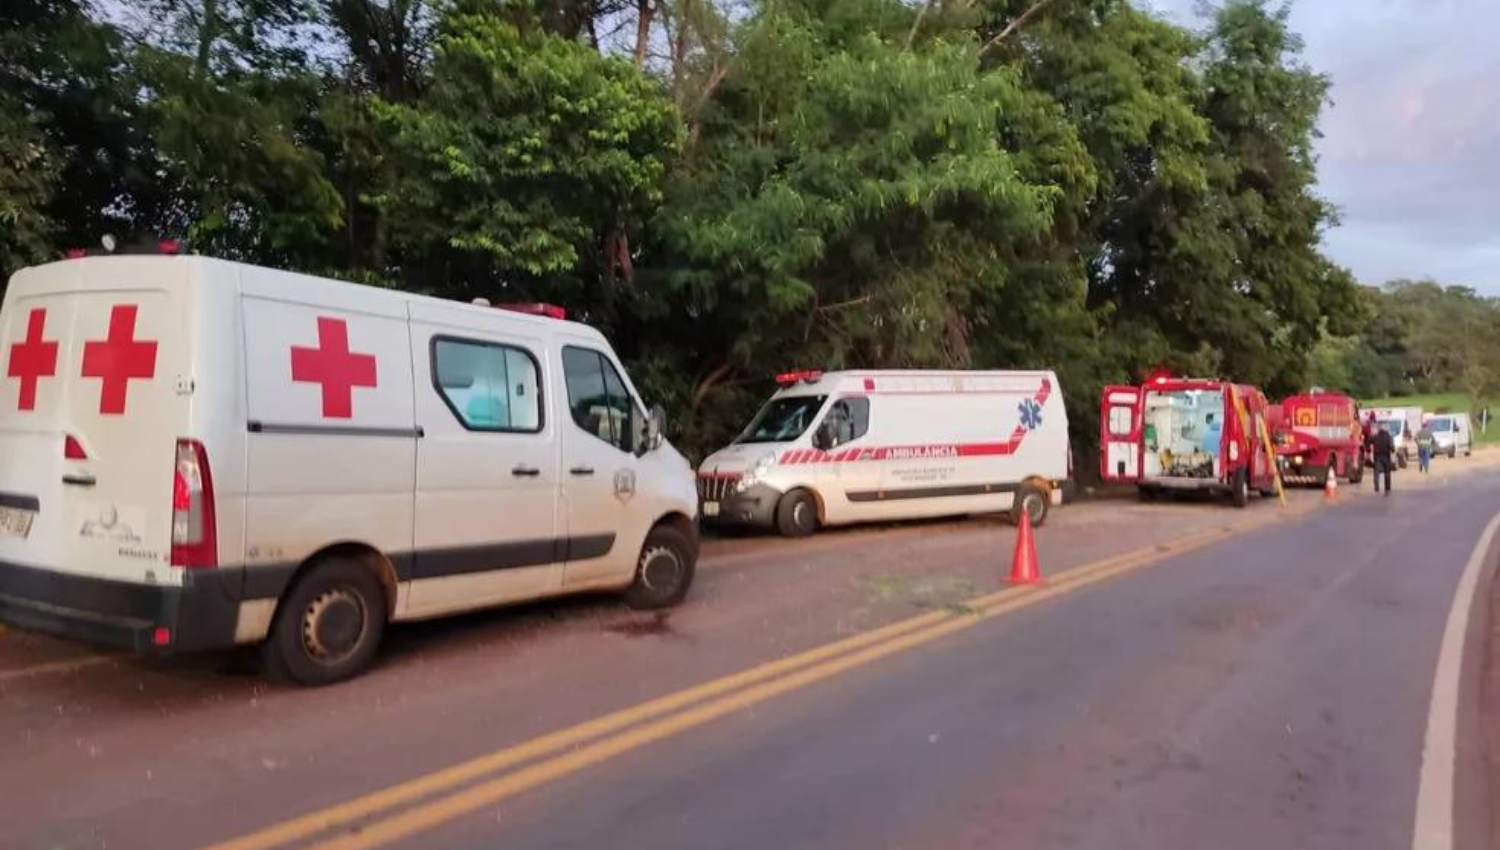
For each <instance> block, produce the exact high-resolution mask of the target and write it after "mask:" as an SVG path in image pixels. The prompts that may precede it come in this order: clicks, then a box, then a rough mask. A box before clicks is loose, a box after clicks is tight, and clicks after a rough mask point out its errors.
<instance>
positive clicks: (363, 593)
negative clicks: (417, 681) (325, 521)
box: [261, 558, 386, 686]
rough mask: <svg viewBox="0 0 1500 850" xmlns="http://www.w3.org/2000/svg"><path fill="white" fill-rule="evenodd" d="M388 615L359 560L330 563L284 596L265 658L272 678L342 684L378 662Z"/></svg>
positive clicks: (376, 583) (374, 583) (377, 584)
mask: <svg viewBox="0 0 1500 850" xmlns="http://www.w3.org/2000/svg"><path fill="white" fill-rule="evenodd" d="M385 617H386V608H385V592H384V591H383V590H381V587H380V582H379V581H377V580H376V578H375V576H374V575H373V574H372V573H371V572H370V571H369V570H368V569H366V568H365V567H364V566H363V565H362V564H360V563H358V562H357V561H354V560H350V559H347V558H333V559H329V560H327V561H323V562H322V563H320V564H317V565H315V566H314V567H313V568H312V569H311V570H310V571H308V572H307V573H306V574H304V575H303V576H302V577H301V578H300V579H298V580H297V583H296V584H294V585H293V586H292V589H291V590H290V591H289V592H288V593H287V595H286V596H284V597H282V600H281V604H280V606H278V608H277V611H276V619H275V620H274V621H273V622H272V624H271V633H270V635H268V636H267V637H266V641H265V643H263V644H262V645H261V658H262V659H263V660H264V661H265V665H266V668H267V670H268V671H269V672H270V673H271V674H272V675H273V676H275V677H276V678H279V679H285V680H288V681H292V682H296V683H297V684H299V685H314V686H316V685H329V684H333V683H334V682H339V681H343V680H344V679H348V678H350V677H352V676H355V675H358V674H359V673H361V672H363V671H364V669H365V668H366V667H368V666H369V664H370V662H371V661H372V660H374V658H375V653H376V652H377V651H378V650H379V649H380V639H381V638H382V637H383V636H384V635H385Z"/></svg>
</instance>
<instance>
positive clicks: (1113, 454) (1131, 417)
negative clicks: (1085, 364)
mask: <svg viewBox="0 0 1500 850" xmlns="http://www.w3.org/2000/svg"><path fill="white" fill-rule="evenodd" d="M1144 419H1145V417H1144V416H1143V407H1142V404H1141V388H1140V387H1126V386H1110V387H1105V388H1104V396H1103V399H1102V402H1101V404H1100V407H1099V476H1100V477H1101V478H1102V479H1103V480H1105V481H1122V482H1133V481H1139V480H1140V477H1141V440H1142V433H1143V424H1144Z"/></svg>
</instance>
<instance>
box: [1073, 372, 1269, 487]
mask: <svg viewBox="0 0 1500 850" xmlns="http://www.w3.org/2000/svg"><path fill="white" fill-rule="evenodd" d="M1269 407H1270V406H1269V405H1268V404H1267V402H1266V397H1265V395H1264V394H1262V393H1261V391H1260V390H1259V389H1256V388H1255V387H1252V386H1249V385H1246V384H1234V383H1230V382H1228V381H1215V380H1203V379H1199V378H1179V377H1173V376H1171V375H1169V374H1166V373H1163V372H1157V373H1153V374H1152V375H1151V376H1149V377H1148V378H1147V379H1146V382H1145V383H1144V384H1142V385H1140V386H1111V387H1105V388H1104V397H1103V399H1102V404H1101V407H1100V412H1099V420H1100V421H1099V427H1100V432H1101V434H1100V438H1099V440H1100V452H1099V458H1100V466H1101V469H1100V475H1101V477H1102V478H1103V479H1104V480H1105V481H1118V482H1131V483H1134V484H1135V485H1136V486H1137V488H1138V489H1139V490H1140V494H1141V498H1142V499H1146V500H1151V499H1155V498H1156V497H1158V496H1160V495H1162V494H1164V493H1169V492H1176V491H1187V490H1197V491H1210V492H1214V493H1222V494H1225V495H1227V496H1228V497H1229V500H1230V501H1231V502H1232V503H1233V504H1234V505H1235V506H1236V507H1244V506H1245V503H1246V502H1248V501H1249V499H1250V491H1252V490H1255V491H1258V492H1259V493H1260V494H1261V495H1263V496H1270V495H1274V494H1275V493H1276V469H1275V467H1274V466H1273V464H1272V460H1271V452H1269V451H1268V445H1267V443H1266V442H1265V440H1267V439H1269V433H1270V432H1269V431H1267V430H1266V428H1265V419H1266V413H1267V411H1268V409H1269Z"/></svg>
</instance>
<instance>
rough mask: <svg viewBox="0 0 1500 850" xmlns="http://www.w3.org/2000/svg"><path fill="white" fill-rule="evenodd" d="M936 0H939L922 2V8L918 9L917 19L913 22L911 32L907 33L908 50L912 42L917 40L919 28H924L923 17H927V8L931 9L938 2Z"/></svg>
mask: <svg viewBox="0 0 1500 850" xmlns="http://www.w3.org/2000/svg"><path fill="white" fill-rule="evenodd" d="M936 2H937V0H927V2H925V3H923V4H922V8H920V9H918V10H917V19H916V20H915V21H912V22H911V32H908V33H907V34H906V49H907V50H910V49H911V43H912V42H913V41H915V40H916V38H917V30H919V29H921V28H922V19H923V18H925V17H927V10H928V9H931V8H932V4H933V3H936Z"/></svg>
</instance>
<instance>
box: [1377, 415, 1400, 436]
mask: <svg viewBox="0 0 1500 850" xmlns="http://www.w3.org/2000/svg"><path fill="white" fill-rule="evenodd" d="M1380 424H1381V425H1384V426H1385V430H1387V431H1390V432H1391V436H1392V437H1399V436H1401V433H1402V432H1403V431H1405V430H1406V422H1405V420H1401V419H1382V420H1381V421H1380Z"/></svg>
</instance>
